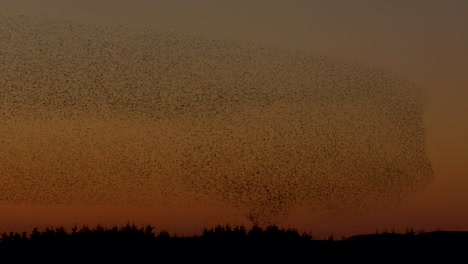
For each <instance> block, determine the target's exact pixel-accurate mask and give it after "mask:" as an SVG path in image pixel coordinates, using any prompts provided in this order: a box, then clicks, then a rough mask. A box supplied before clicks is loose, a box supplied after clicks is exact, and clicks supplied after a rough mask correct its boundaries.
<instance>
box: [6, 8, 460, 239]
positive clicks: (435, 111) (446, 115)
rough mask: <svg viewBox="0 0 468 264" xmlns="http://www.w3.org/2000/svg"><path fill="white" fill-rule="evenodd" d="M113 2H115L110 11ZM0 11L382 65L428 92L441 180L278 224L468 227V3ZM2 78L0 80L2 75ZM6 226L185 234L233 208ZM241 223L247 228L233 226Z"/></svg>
mask: <svg viewBox="0 0 468 264" xmlns="http://www.w3.org/2000/svg"><path fill="white" fill-rule="evenodd" d="M111 3H112V4H111ZM0 12H6V13H8V12H12V13H15V14H25V15H35V16H48V17H54V18H65V19H71V20H75V21H79V22H81V23H89V24H99V25H113V24H124V25H130V26H144V27H154V28H155V29H162V30H175V31H178V32H187V33H191V34H200V35H205V36H209V37H216V38H222V39H223V38H224V39H240V40H247V41H252V42H256V43H260V44H262V45H269V46H273V47H281V48H288V49H297V50H302V51H305V52H308V53H311V54H317V55H326V56H331V57H339V58H344V59H346V60H352V61H355V62H359V63H362V64H366V65H371V66H380V67H383V68H385V69H387V70H389V71H392V72H395V73H397V74H400V75H403V76H405V77H406V78H407V79H408V80H410V81H411V82H413V83H415V84H416V85H418V86H420V87H422V88H423V89H425V90H426V91H427V92H428V94H429V96H430V104H429V106H428V109H427V111H426V115H425V125H426V129H427V141H428V155H429V158H430V160H431V161H432V165H433V166H434V170H435V173H436V178H435V180H434V181H433V182H432V184H431V185H430V186H429V187H428V188H427V189H426V190H424V191H423V192H420V193H416V194H413V195H411V196H409V197H408V198H407V200H406V201H405V202H404V203H402V204H401V205H399V206H396V207H391V208H387V209H385V210H382V211H378V212H374V213H368V214H362V215H352V214H351V215H349V214H346V215H340V214H330V213H322V212H317V211H313V212H311V211H307V210H306V209H300V210H297V211H295V212H294V213H293V214H292V215H290V216H289V217H287V218H285V219H284V220H283V221H282V222H281V224H282V225H284V226H287V227H288V226H290V227H295V228H299V229H301V230H302V229H304V230H308V231H312V233H313V234H316V235H317V236H319V237H320V236H324V237H325V236H328V235H330V234H333V235H335V236H338V237H339V236H341V235H346V236H348V235H352V234H357V233H373V232H375V231H376V230H380V231H384V230H385V229H386V230H392V229H393V228H394V229H395V230H396V231H399V232H404V231H405V230H406V229H407V228H414V229H426V230H434V229H446V230H468V192H467V191H466V190H467V189H468V138H467V135H468V114H467V113H468V104H467V103H466V101H467V99H468V48H467V47H468V34H467V32H468V20H467V18H466V14H468V2H467V1H463V0H459V1H456V0H447V1H436V0H428V1H416V0H415V1H405V0H394V1H372V0H367V1H360V0H358V1H344V0H342V1H338V0H330V1H306V0H304V1H299V0H297V1H278V0H255V1H247V0H238V1H207V0H200V1H191V0H183V1H149V0H146V1H145V0H138V1H121V0H116V1H107V0H105V1H89V0H86V1H71V0H63V1H52V0H44V1H32V0H29V1H20V0H17V1H13V0H11V1H7V0H0ZM0 78H1V76H0ZM0 212H1V213H0V229H1V230H10V229H20V230H22V229H25V228H26V229H30V228H31V227H32V226H35V225H39V226H45V225H59V224H63V225H72V224H74V223H78V224H85V223H86V224H90V225H94V224H97V223H102V224H109V225H111V224H121V223H125V222H126V221H135V222H136V223H142V224H145V223H147V222H151V223H153V224H156V225H158V226H161V227H165V228H169V229H170V230H171V231H175V232H179V233H190V232H196V231H198V230H201V228H202V226H205V225H211V224H217V223H218V222H224V221H232V219H233V218H232V215H233V214H235V213H233V211H232V210H230V209H229V208H228V206H223V207H222V208H205V207H203V206H201V207H197V208H184V207H171V208H164V207H162V208H142V207H134V208H133V207H132V208H129V207H125V208H124V207H102V206H101V207H99V206H89V207H52V206H42V207H31V206H18V205H14V204H6V205H1V206H0ZM237 221H242V220H240V219H237Z"/></svg>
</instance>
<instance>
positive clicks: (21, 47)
mask: <svg viewBox="0 0 468 264" xmlns="http://www.w3.org/2000/svg"><path fill="white" fill-rule="evenodd" d="M425 102H426V97H425V95H424V92H423V90H422V89H420V88H419V87H417V86H415V85H413V84H412V83H411V82H409V81H407V80H406V79H405V78H403V77H401V76H397V75H394V74H392V73H389V72H386V71H385V70H383V69H378V68H373V67H367V66H364V65H360V64H358V63H351V62H346V61H343V60H339V59H334V58H328V57H321V56H315V55H310V54H307V53H303V52H299V51H288V50H281V49H275V48H270V47H262V46H259V45H256V44H252V43H246V42H242V41H232V40H231V41H227V40H220V39H210V38H208V37H199V36H193V35H187V34H181V33H176V32H160V31H156V30H154V29H150V28H144V29H142V28H127V27H125V26H108V27H104V26H95V25H86V24H80V23H76V22H72V21H62V20H51V19H45V18H31V17H22V16H13V15H5V14H3V15H0V182H1V184H0V201H1V202H3V203H23V204H51V203H61V204H130V205H153V204H156V203H170V202H173V203H184V202H188V201H190V202H191V203H205V204H207V203H211V202H213V201H217V202H223V203H229V204H231V205H233V206H235V207H237V208H238V209H239V210H240V211H241V212H243V214H245V215H248V216H249V217H250V219H251V220H253V221H257V222H262V221H273V220H274V219H276V218H277V217H279V216H283V215H287V214H288V213H290V212H291V210H292V209H294V208H296V207H297V206H304V205H305V206H308V207H310V208H313V209H330V210H335V211H340V212H342V211H356V210H369V209H375V208H378V207H382V206H388V205H389V204H391V203H398V202H400V201H401V200H402V199H404V197H406V195H407V194H408V193H410V192H414V191H416V190H419V189H421V188H423V187H425V186H426V185H427V184H428V183H429V182H430V179H431V178H432V177H433V172H432V168H431V164H430V162H429V160H428V157H427V155H426V143H425V128H424V123H423V116H424V110H425V109H424V107H425Z"/></svg>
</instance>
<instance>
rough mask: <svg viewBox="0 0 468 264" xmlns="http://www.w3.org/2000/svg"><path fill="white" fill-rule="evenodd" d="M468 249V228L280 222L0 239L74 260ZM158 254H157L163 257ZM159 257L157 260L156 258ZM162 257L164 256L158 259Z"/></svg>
mask: <svg viewBox="0 0 468 264" xmlns="http://www.w3.org/2000/svg"><path fill="white" fill-rule="evenodd" d="M467 249H468V232H453V231H434V232H426V233H418V234H416V233H414V232H407V233H405V234H398V233H387V232H385V233H381V234H368V235H357V236H352V237H349V238H347V239H345V240H333V238H332V237H330V238H329V239H323V240H319V239H314V238H313V236H312V235H311V234H310V233H302V234H299V232H298V231H297V230H294V229H282V228H279V227H278V226H269V227H266V228H261V227H258V226H254V227H252V228H251V229H250V230H247V229H246V228H245V227H243V226H235V227H233V226H230V225H224V226H221V225H219V226H216V227H213V228H209V229H207V228H205V229H204V230H203V232H202V234H201V235H197V236H177V235H170V234H169V233H168V232H167V231H164V230H163V231H159V232H155V227H154V226H151V225H147V226H144V227H138V226H136V225H134V224H127V225H124V226H121V227H117V226H114V227H111V228H106V227H102V226H96V227H94V228H90V227H88V226H82V227H77V226H75V227H73V228H72V229H71V230H70V231H67V230H66V229H65V228H64V227H59V228H46V229H44V230H42V231H40V230H39V229H37V228H34V229H33V230H32V232H30V233H27V232H23V233H16V232H10V233H3V234H1V237H0V256H2V257H3V258H6V257H7V256H8V257H12V256H16V257H18V256H22V257H23V258H34V259H37V258H40V259H43V258H45V259H49V258H56V257H58V256H59V255H61V256H62V255H63V256H67V257H72V258H79V259H83V258H90V257H93V258H94V257H97V256H99V257H101V258H105V259H106V260H109V259H117V260H119V259H121V258H123V257H130V258H131V259H133V260H135V259H142V260H144V259H147V258H153V259H154V258H155V257H156V256H159V257H161V258H162V257H164V258H163V259H165V258H171V259H172V260H173V261H181V260H186V259H189V260H194V259H199V258H201V259H212V258H218V257H217V256H223V257H222V258H223V259H218V260H219V261H224V260H226V257H228V259H229V260H232V261H234V260H236V261H245V260H246V259H247V258H253V257H255V258H256V259H259V260H266V259H271V260H279V259H284V258H286V259H287V260H303V259H304V258H306V259H316V258H324V257H328V258H330V259H333V260H337V259H341V258H367V257H370V256H386V257H401V256H418V258H419V259H421V258H423V257H428V258H431V256H433V255H434V254H436V255H443V254H448V255H447V256H455V255H457V254H460V253H462V252H466V250H467ZM159 257H158V258H159ZM158 260H159V259H158ZM159 261H160V260H159Z"/></svg>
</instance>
